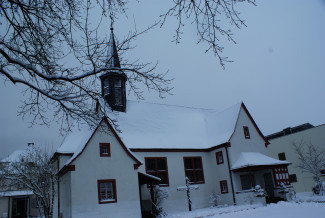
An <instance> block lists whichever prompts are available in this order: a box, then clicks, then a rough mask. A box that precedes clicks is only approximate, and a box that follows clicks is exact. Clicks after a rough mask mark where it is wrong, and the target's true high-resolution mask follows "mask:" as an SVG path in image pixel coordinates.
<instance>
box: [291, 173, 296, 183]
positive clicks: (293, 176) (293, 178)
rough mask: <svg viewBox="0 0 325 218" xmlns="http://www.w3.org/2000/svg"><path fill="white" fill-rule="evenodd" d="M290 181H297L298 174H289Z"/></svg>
mask: <svg viewBox="0 0 325 218" xmlns="http://www.w3.org/2000/svg"><path fill="white" fill-rule="evenodd" d="M289 179H290V182H291V183H293V182H297V175H296V174H291V175H289Z"/></svg>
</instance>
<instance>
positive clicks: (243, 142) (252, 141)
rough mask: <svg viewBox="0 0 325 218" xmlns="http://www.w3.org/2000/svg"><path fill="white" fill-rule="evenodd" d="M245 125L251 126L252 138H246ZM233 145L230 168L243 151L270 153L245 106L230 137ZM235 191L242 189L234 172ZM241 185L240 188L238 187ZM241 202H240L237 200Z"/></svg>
mask: <svg viewBox="0 0 325 218" xmlns="http://www.w3.org/2000/svg"><path fill="white" fill-rule="evenodd" d="M243 126H247V127H248V128H249V133H250V138H249V139H245V136H244V130H243ZM230 143H231V147H229V148H228V152H229V160H230V168H231V166H232V165H233V164H234V163H235V162H236V161H237V159H238V157H239V155H240V153H241V152H259V153H261V154H264V155H268V152H267V148H266V147H265V141H264V139H263V138H262V137H261V136H260V135H259V133H258V131H257V129H256V128H255V126H254V124H253V123H252V121H251V120H250V118H249V116H248V115H247V113H246V112H245V110H244V109H243V108H241V109H240V112H239V116H238V120H237V125H236V128H235V131H234V133H233V136H232V137H231V139H230ZM232 178H233V185H234V189H235V192H236V191H238V190H240V189H241V183H240V178H238V175H236V174H234V173H232ZM238 187H240V189H238ZM236 203H237V204H239V202H236Z"/></svg>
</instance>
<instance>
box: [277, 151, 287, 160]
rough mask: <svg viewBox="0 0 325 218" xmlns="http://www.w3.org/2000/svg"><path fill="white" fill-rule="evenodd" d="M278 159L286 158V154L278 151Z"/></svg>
mask: <svg viewBox="0 0 325 218" xmlns="http://www.w3.org/2000/svg"><path fill="white" fill-rule="evenodd" d="M278 156H279V160H286V154H285V153H284V152H282V153H278Z"/></svg>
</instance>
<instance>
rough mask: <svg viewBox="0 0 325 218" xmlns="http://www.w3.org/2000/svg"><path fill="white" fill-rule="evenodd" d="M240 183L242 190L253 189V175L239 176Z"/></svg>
mask: <svg viewBox="0 0 325 218" xmlns="http://www.w3.org/2000/svg"><path fill="white" fill-rule="evenodd" d="M251 180H252V181H251ZM240 182H241V188H242V190H248V189H251V188H253V187H255V178H254V175H240ZM252 183H253V184H252Z"/></svg>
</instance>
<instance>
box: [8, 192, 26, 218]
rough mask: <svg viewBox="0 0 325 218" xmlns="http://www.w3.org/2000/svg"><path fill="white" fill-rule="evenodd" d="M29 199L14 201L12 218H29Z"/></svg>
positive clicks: (14, 199)
mask: <svg viewBox="0 0 325 218" xmlns="http://www.w3.org/2000/svg"><path fill="white" fill-rule="evenodd" d="M27 212H28V198H26V197H24V198H13V199H12V218H27Z"/></svg>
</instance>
